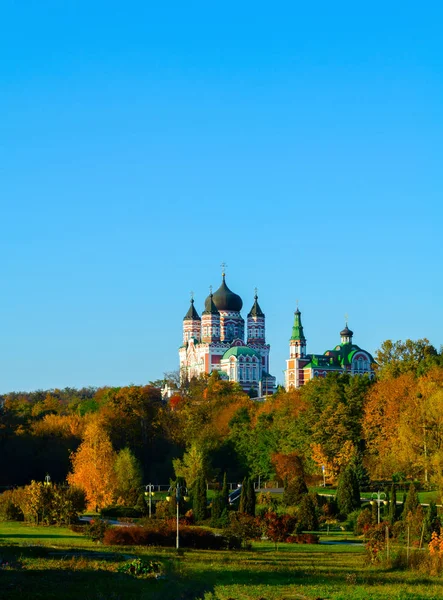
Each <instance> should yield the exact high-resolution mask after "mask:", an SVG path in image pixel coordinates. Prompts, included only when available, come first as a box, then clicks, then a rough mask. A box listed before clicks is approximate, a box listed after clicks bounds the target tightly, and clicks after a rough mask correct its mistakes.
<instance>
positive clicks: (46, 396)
mask: <svg viewBox="0 0 443 600" xmlns="http://www.w3.org/2000/svg"><path fill="white" fill-rule="evenodd" d="M375 359H376V362H377V364H376V365H375V369H376V374H375V377H374V378H372V379H371V378H369V377H367V376H354V377H352V376H350V375H347V374H345V375H334V374H332V375H329V376H328V377H326V378H324V379H316V380H313V381H311V382H309V383H308V384H306V385H305V386H303V387H302V388H300V389H298V390H292V391H288V392H287V391H285V390H284V389H282V388H279V389H278V390H277V392H276V393H275V394H274V395H273V396H271V397H269V398H267V399H266V400H265V401H257V400H254V399H253V398H250V397H249V395H248V394H246V393H245V392H243V391H242V390H241V389H240V388H239V387H238V386H237V384H233V383H230V382H227V381H223V380H221V379H220V378H219V377H218V374H217V373H216V372H215V373H213V374H212V375H210V376H206V377H202V378H201V379H199V380H193V381H190V382H189V383H188V384H187V385H186V386H183V387H182V389H179V390H178V392H177V393H176V394H175V395H173V396H172V397H171V398H170V399H168V400H163V399H162V396H161V391H160V387H159V386H158V382H151V383H150V384H149V385H145V386H135V385H131V386H127V387H120V388H111V387H102V388H98V389H96V388H82V389H72V388H65V389H63V390H60V389H52V390H46V391H42V390H39V391H36V392H32V393H24V392H11V393H8V394H4V395H3V396H1V397H0V452H1V456H2V468H1V471H0V486H2V489H3V490H4V489H7V488H9V487H15V486H22V485H27V484H29V483H30V482H31V481H32V480H35V481H43V480H44V478H45V476H46V475H48V474H49V475H50V477H51V480H52V481H53V482H55V483H65V482H66V480H68V481H69V482H70V483H75V484H76V485H79V486H80V487H83V488H84V489H85V490H86V491H87V493H88V485H89V486H90V485H92V483H91V481H93V479H94V477H95V478H98V479H101V480H102V481H103V485H104V486H105V487H106V490H107V492H108V494H107V495H105V496H103V497H102V498H101V500H99V502H98V504H99V505H100V504H101V505H106V504H110V503H112V502H115V501H116V500H118V497H119V494H120V495H123V496H124V493H123V492H122V491H121V490H120V491H119V485H120V487H121V485H122V484H121V478H120V484H119V479H118V477H117V478H116V477H115V476H114V475H115V473H116V472H117V473H118V470H119V469H120V471H124V472H125V473H129V472H130V470H131V469H135V470H138V476H137V477H138V479H137V478H136V479H137V481H138V483H139V484H141V483H142V484H143V485H145V484H147V483H148V482H151V483H154V484H163V485H165V484H168V483H169V481H170V479H171V478H175V477H183V478H184V479H185V480H186V481H187V483H188V485H192V484H193V482H195V480H196V478H197V477H198V476H200V475H201V474H203V476H204V478H205V480H206V481H207V482H208V483H211V482H221V480H222V479H223V476H224V474H225V473H226V476H227V480H228V481H229V482H240V481H242V480H243V478H244V477H250V478H252V479H254V480H258V478H260V480H261V481H262V482H264V481H275V482H277V483H280V484H282V483H283V482H284V481H287V480H291V479H292V478H293V477H294V476H295V475H297V474H299V473H300V472H302V473H303V476H304V478H305V479H306V481H307V483H308V484H309V485H320V484H321V483H322V482H323V473H324V476H325V481H326V484H335V482H336V481H337V479H338V477H339V475H340V473H341V472H342V471H343V470H344V469H345V468H346V467H347V466H348V465H349V464H352V465H353V466H354V468H355V470H356V472H358V473H359V474H360V475H359V476H360V480H361V481H360V483H362V482H365V481H366V484H367V485H369V482H370V481H376V482H380V481H383V482H390V481H393V480H397V481H418V482H420V485H422V486H423V487H424V488H429V489H431V488H432V489H437V490H442V488H443V353H442V351H441V349H440V351H437V350H436V349H435V348H434V347H433V346H432V345H431V344H430V343H429V342H428V340H426V339H421V340H416V341H412V340H406V341H405V342H392V341H390V340H388V341H385V342H383V344H382V345H381V347H380V349H379V350H378V351H377V353H376V356H375ZM105 474H107V478H106V477H105ZM90 494H93V492H92V491H90ZM95 502H97V497H95Z"/></svg>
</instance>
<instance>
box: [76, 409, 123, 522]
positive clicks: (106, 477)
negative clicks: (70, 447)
mask: <svg viewBox="0 0 443 600" xmlns="http://www.w3.org/2000/svg"><path fill="white" fill-rule="evenodd" d="M115 459H116V454H115V452H114V450H113V448H112V444H111V441H110V439H109V436H108V434H107V433H106V431H105V430H104V429H103V425H102V423H101V422H100V420H99V419H98V418H94V419H93V420H92V421H90V423H89V424H88V425H87V427H86V429H85V433H84V437H83V442H82V443H81V444H80V446H79V448H78V449H77V451H76V452H74V453H73V454H72V455H71V461H72V473H69V474H68V477H67V479H68V482H69V484H70V485H75V486H78V487H79V488H81V489H83V490H84V491H85V493H86V501H87V504H88V508H93V509H95V510H98V509H99V508H102V507H103V506H107V505H108V504H111V503H112V501H113V500H114V497H115V492H116V485H117V482H116V476H115V471H114V464H115Z"/></svg>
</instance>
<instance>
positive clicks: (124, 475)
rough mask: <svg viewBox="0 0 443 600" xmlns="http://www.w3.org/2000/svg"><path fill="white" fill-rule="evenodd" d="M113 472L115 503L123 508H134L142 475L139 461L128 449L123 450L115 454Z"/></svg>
mask: <svg viewBox="0 0 443 600" xmlns="http://www.w3.org/2000/svg"><path fill="white" fill-rule="evenodd" d="M114 471H115V477H116V497H117V502H118V503H120V504H124V505H125V506H134V504H136V502H137V498H138V495H139V492H140V487H141V486H142V482H143V475H142V469H141V466H140V463H139V461H138V460H137V459H136V457H135V456H134V454H133V453H132V452H131V450H130V449H129V448H123V450H120V452H119V453H118V454H117V457H116V459H115V463H114Z"/></svg>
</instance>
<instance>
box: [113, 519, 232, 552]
mask: <svg viewBox="0 0 443 600" xmlns="http://www.w3.org/2000/svg"><path fill="white" fill-rule="evenodd" d="M103 541H104V543H105V544H106V545H108V546H119V545H123V546H162V547H174V546H175V545H176V530H175V527H174V526H172V525H171V524H169V523H164V524H159V525H158V524H156V525H152V526H150V527H138V526H134V527H112V528H110V529H107V530H106V532H105V535H104V540H103ZM240 545H241V542H240V540H239V539H238V538H236V537H235V536H233V535H215V534H214V533H212V532H211V531H208V530H206V529H201V528H199V527H186V526H185V527H180V546H181V547H183V548H194V549H198V550H228V549H236V548H239V547H240Z"/></svg>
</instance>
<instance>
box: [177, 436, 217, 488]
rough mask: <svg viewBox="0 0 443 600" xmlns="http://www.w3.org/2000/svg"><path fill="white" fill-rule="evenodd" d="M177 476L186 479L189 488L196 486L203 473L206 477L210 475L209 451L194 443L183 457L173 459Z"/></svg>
mask: <svg viewBox="0 0 443 600" xmlns="http://www.w3.org/2000/svg"><path fill="white" fill-rule="evenodd" d="M172 463H173V465H174V471H175V475H176V477H182V478H183V479H185V481H186V484H187V485H188V487H189V488H192V487H194V483H195V482H196V481H197V479H198V478H199V477H200V475H201V474H202V473H203V475H204V477H208V475H209V461H208V457H207V453H206V452H205V450H204V449H203V448H199V447H198V446H197V445H196V444H192V446H191V447H190V448H189V450H188V451H187V452H185V453H184V455H183V458H182V459H180V458H175V459H174V460H173V461H172Z"/></svg>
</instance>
